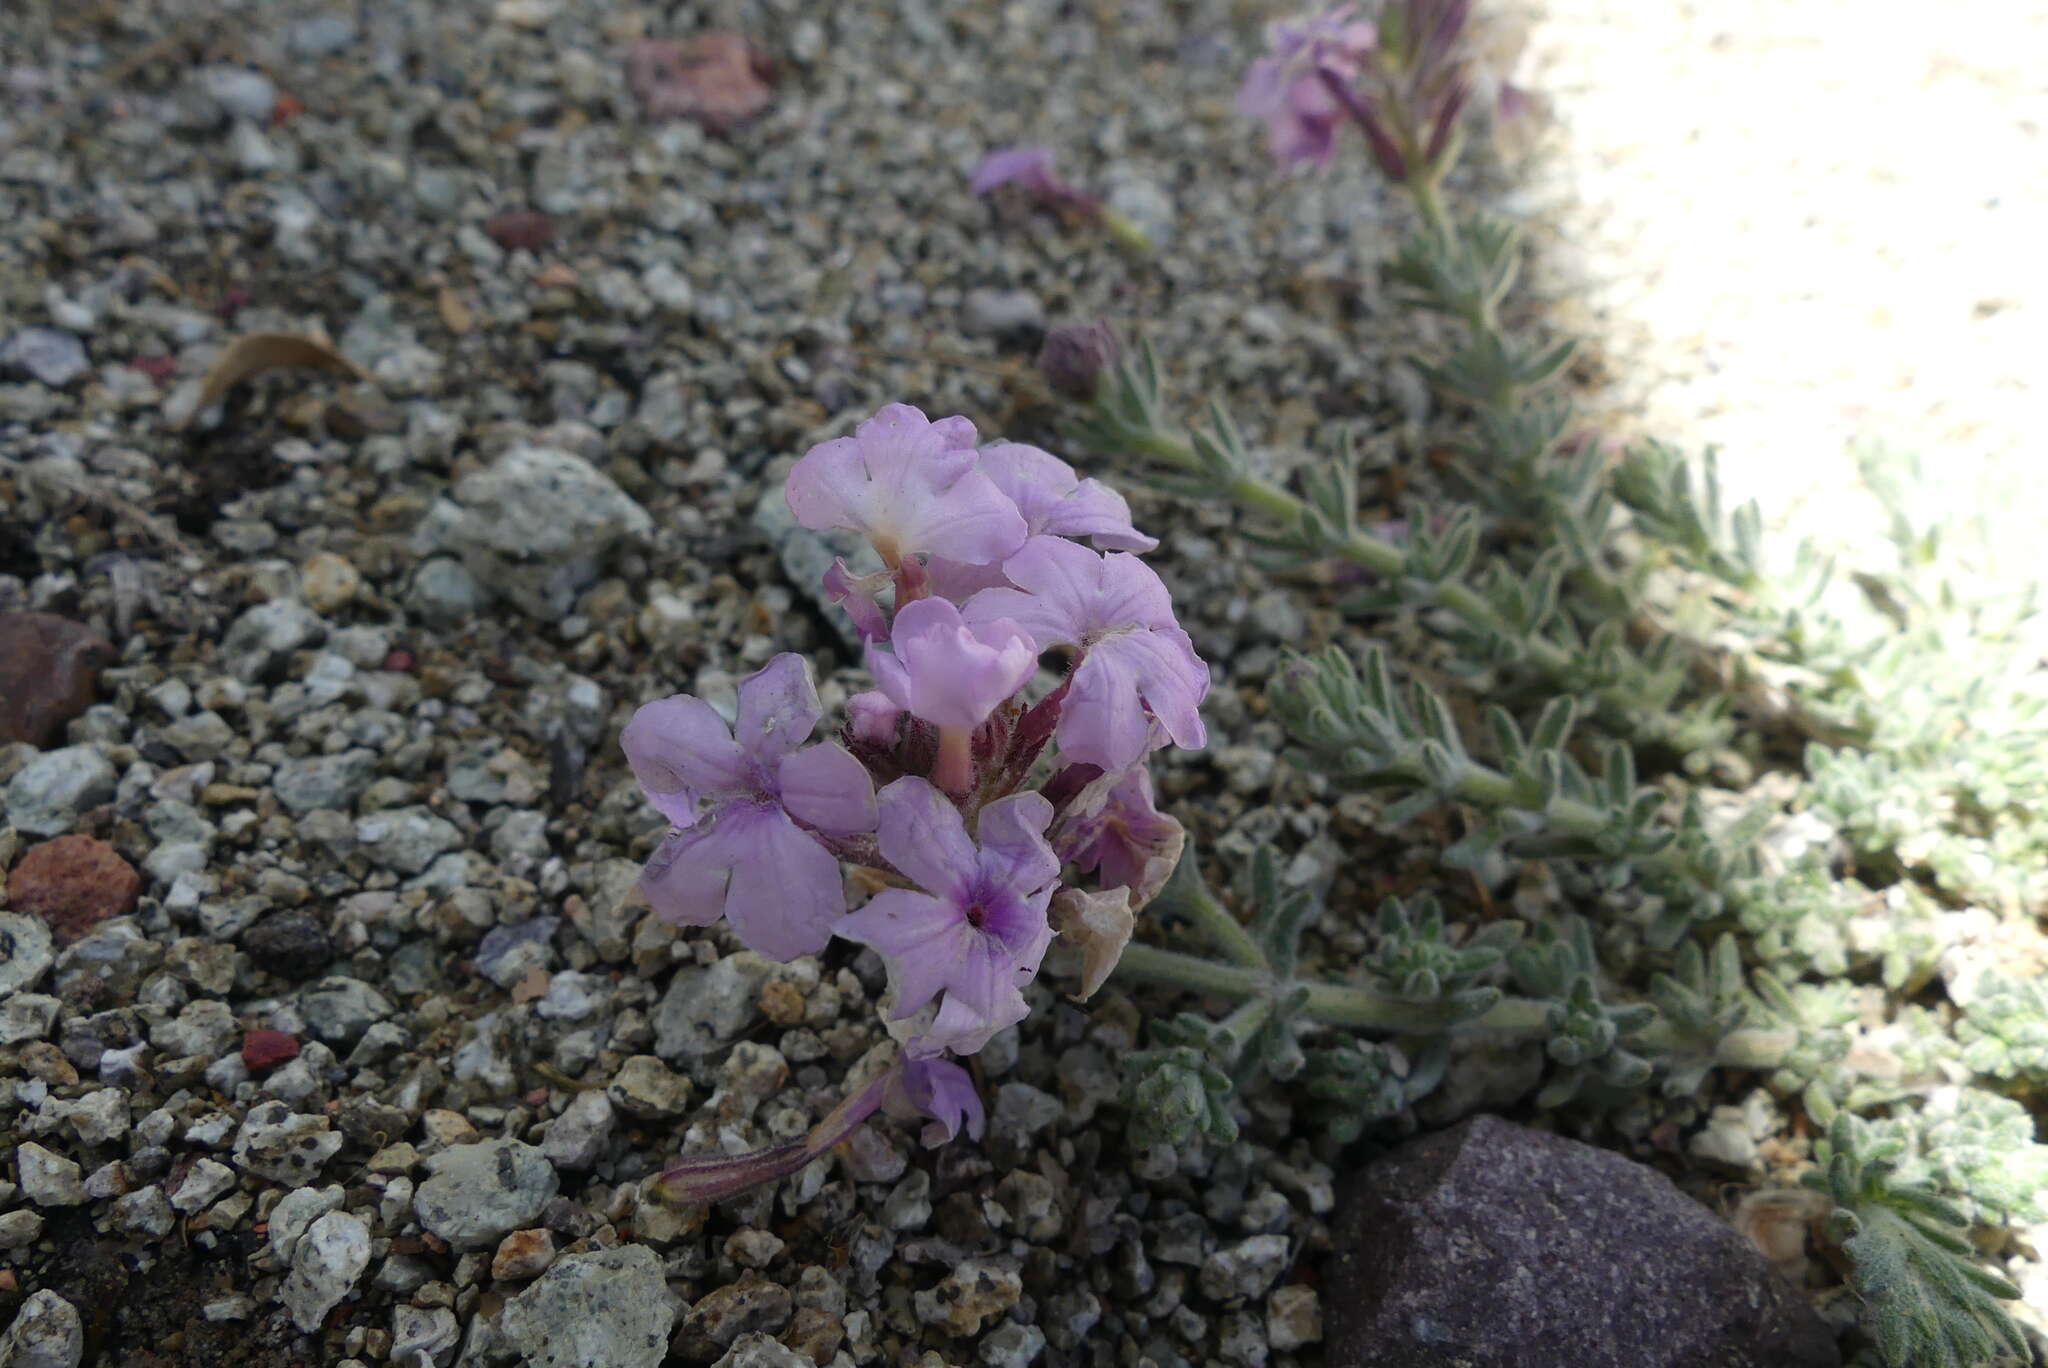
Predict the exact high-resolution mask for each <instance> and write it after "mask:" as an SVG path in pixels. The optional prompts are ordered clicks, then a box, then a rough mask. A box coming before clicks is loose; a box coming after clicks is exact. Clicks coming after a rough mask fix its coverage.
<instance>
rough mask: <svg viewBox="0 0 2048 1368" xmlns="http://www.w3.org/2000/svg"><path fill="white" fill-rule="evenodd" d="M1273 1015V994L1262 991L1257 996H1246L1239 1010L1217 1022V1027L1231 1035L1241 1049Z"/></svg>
mask: <svg viewBox="0 0 2048 1368" xmlns="http://www.w3.org/2000/svg"><path fill="white" fill-rule="evenodd" d="M1272 1015H1273V995H1272V994H1271V993H1262V994H1260V995H1259V996H1258V997H1255V998H1246V999H1245V1000H1244V1002H1242V1003H1240V1004H1239V1005H1238V1007H1237V1010H1235V1011H1233V1012H1232V1013H1231V1014H1230V1015H1229V1016H1227V1017H1225V1018H1223V1020H1221V1021H1219V1022H1217V1023H1216V1029H1217V1030H1219V1031H1221V1032H1222V1033H1223V1034H1225V1035H1227V1036H1229V1037H1230V1039H1231V1041H1232V1042H1233V1043H1234V1044H1235V1045H1236V1047H1237V1048H1238V1049H1239V1050H1242V1049H1243V1048H1244V1047H1245V1045H1246V1044H1247V1043H1249V1042H1250V1040H1251V1038H1252V1037H1253V1036H1255V1035H1257V1034H1258V1033H1259V1028H1260V1027H1261V1026H1264V1025H1265V1024H1266V1019H1267V1018H1268V1017H1270V1016H1272Z"/></svg>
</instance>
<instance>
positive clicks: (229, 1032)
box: [149, 998, 241, 1059]
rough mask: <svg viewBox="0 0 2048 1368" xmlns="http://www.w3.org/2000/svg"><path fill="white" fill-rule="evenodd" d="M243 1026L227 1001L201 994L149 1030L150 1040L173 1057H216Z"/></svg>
mask: <svg viewBox="0 0 2048 1368" xmlns="http://www.w3.org/2000/svg"><path fill="white" fill-rule="evenodd" d="M240 1030H241V1028H240V1027H239V1026H238V1025H237V1024H236V1022H235V1014H234V1013H233V1012H232V1011H230V1010H229V1009H228V1005H227V1004H226V1003H225V1002H216V1001H214V1000H213V999H212V998H200V999H199V1000H198V1001H196V1002H188V1003H186V1004H185V1006H184V1008H183V1009H182V1010H180V1011H179V1013H178V1015H177V1016H175V1017H173V1018H171V1019H170V1020H169V1021H165V1022H160V1023H158V1024H157V1026H156V1027H155V1028H154V1029H153V1030H151V1031H150V1033H149V1043H150V1044H151V1045H153V1046H155V1047H156V1048H157V1049H158V1050H160V1051H162V1052H163V1053H164V1054H165V1055H167V1056H169V1057H170V1058H172V1059H186V1058H190V1057H191V1056H193V1055H203V1056H205V1057H206V1058H207V1059H215V1058H218V1057H219V1056H220V1054H221V1053H222V1052H223V1051H225V1050H226V1049H227V1048H228V1045H229V1044H230V1043H231V1042H232V1041H233V1040H234V1039H235V1037H236V1035H237V1034H239V1032H240Z"/></svg>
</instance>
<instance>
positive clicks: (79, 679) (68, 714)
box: [0, 612, 120, 750]
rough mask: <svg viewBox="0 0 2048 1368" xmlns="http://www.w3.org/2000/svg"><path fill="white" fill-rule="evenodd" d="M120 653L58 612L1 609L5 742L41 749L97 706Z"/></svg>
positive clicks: (0, 705) (0, 710) (0, 732)
mask: <svg viewBox="0 0 2048 1368" xmlns="http://www.w3.org/2000/svg"><path fill="white" fill-rule="evenodd" d="M119 658H120V655H119V653H118V652H117V651H115V650H114V648H113V646H112V645H111V644H109V643H108V642H107V641H106V640H104V639H103V638H102V637H101V636H100V635H99V633H97V632H95V631H93V630H92V629H91V628H90V627H86V626H84V625H82V624H80V623H76V622H73V621H71V620H70V619H69V618H61V617H58V616H57V615H56V614H54V613H27V612H20V613H0V741H26V742H27V743H28V744H29V745H31V746H34V747H36V748H37V749H38V750H41V749H42V748H44V747H45V746H48V745H49V744H50V743H51V742H52V741H55V740H57V739H58V738H60V737H61V736H63V734H64V725H65V724H66V723H67V722H69V721H70V720H71V719H72V718H74V717H76V716H78V715H79V714H80V713H82V712H84V711H85V710H86V709H87V708H89V707H91V706H92V700H93V697H94V695H95V694H96V693H97V692H98V691H99V683H100V670H101V669H102V668H103V667H105V666H107V665H111V664H113V663H114V661H116V660H118V659H119Z"/></svg>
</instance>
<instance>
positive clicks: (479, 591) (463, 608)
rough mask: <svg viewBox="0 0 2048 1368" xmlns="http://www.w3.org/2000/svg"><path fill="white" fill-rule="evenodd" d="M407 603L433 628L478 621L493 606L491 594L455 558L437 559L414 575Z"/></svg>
mask: <svg viewBox="0 0 2048 1368" xmlns="http://www.w3.org/2000/svg"><path fill="white" fill-rule="evenodd" d="M405 601H406V603H407V604H409V605H410V606H411V608H412V610H413V611H414V612H416V613H418V614H419V616H420V617H421V618H423V619H424V620H425V621H426V623H427V625H428V626H430V627H457V626H460V625H462V624H463V623H465V622H472V621H474V620H475V619H476V618H477V616H478V615H479V614H480V613H482V612H483V610H484V608H485V607H486V606H487V605H488V604H489V603H490V601H491V596H490V591H489V590H487V589H485V588H484V587H483V585H482V584H481V583H479V582H478V580H477V577H476V576H475V575H473V574H471V573H470V570H469V567H468V566H466V565H464V564H463V563H462V562H461V561H459V560H456V559H455V558H454V557H452V556H436V557H434V558H433V559H432V560H429V561H426V562H424V563H423V564H421V566H420V568H419V569H418V570H416V571H414V572H413V576H412V583H411V584H409V585H407V586H406V591H405Z"/></svg>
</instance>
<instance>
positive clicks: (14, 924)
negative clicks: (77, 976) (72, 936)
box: [0, 912, 57, 1030]
mask: <svg viewBox="0 0 2048 1368" xmlns="http://www.w3.org/2000/svg"><path fill="white" fill-rule="evenodd" d="M56 962H57V951H56V948H55V947H54V946H53V945H52V944H51V943H50V928H49V927H47V926H45V925H44V924H43V922H42V919H41V918H39V917H24V916H22V915H21V913H19V912H0V998H11V997H12V995H13V994H15V993H21V992H26V991H27V990H28V989H30V988H33V987H35V986H36V985H37V984H38V983H41V982H42V981H43V975H45V974H47V973H49V972H50V966H51V965H53V964H55V963H56ZM49 1000H54V999H49ZM43 1029H44V1030H48V1029H49V1027H48V1026H47V1025H46V1026H44V1028H43Z"/></svg>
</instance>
